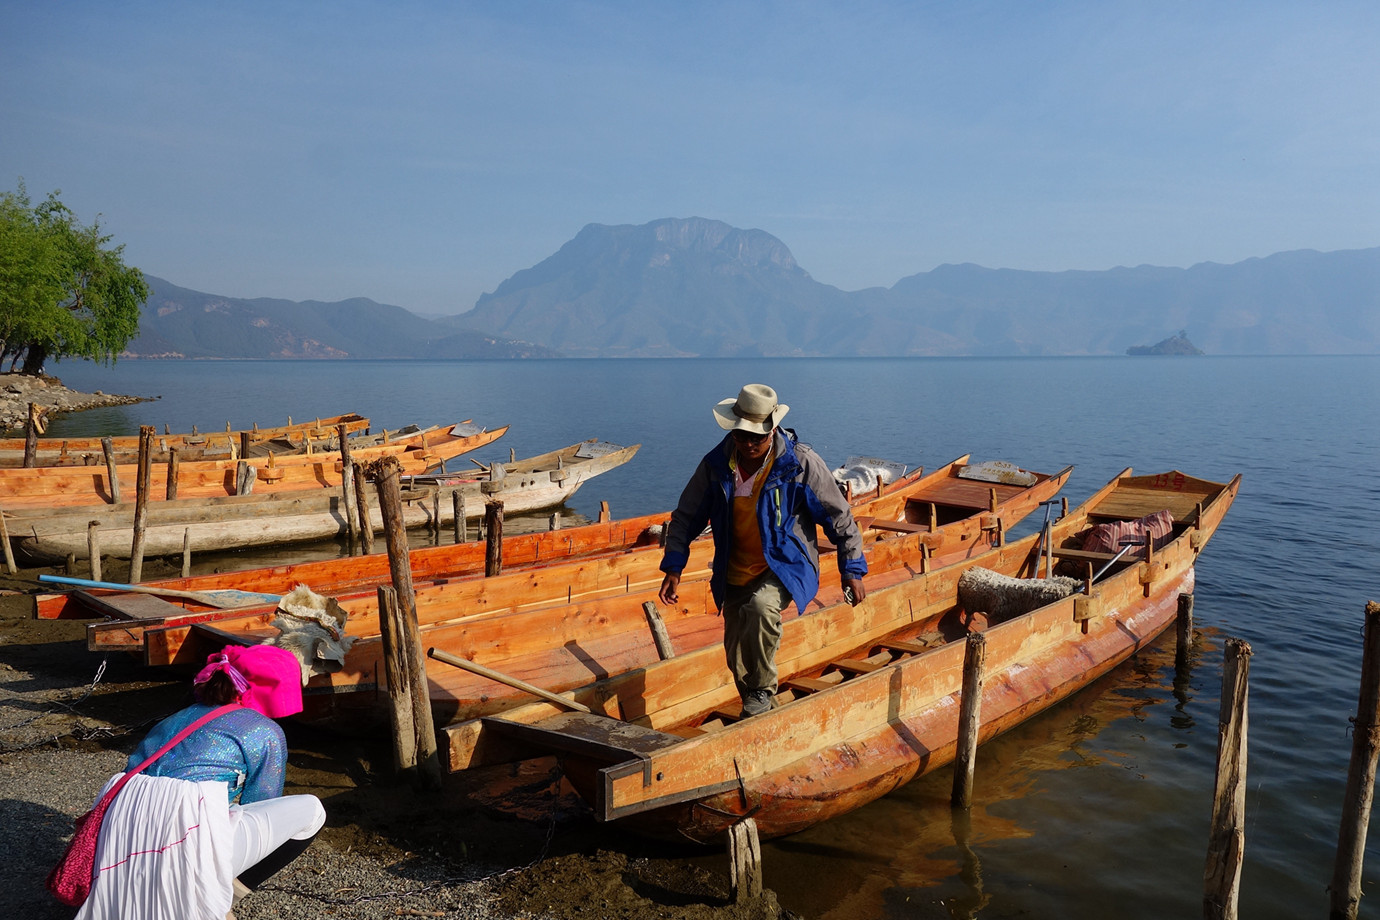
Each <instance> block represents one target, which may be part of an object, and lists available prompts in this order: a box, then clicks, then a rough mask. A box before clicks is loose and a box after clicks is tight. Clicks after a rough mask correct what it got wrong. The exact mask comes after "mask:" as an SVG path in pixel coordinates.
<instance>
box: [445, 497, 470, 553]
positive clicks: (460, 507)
mask: <svg viewBox="0 0 1380 920" xmlns="http://www.w3.org/2000/svg"><path fill="white" fill-rule="evenodd" d="M450 506H451V510H452V511H454V512H455V542H456V543H468V542H470V523H469V521H467V520H465V495H464V493H463V492H461V491H460V490H459V489H456V490H455V491H454V492H452V493H450Z"/></svg>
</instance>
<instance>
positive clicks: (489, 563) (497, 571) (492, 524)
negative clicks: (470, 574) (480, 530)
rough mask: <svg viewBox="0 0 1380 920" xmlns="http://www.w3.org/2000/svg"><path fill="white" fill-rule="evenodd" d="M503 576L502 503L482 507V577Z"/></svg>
mask: <svg viewBox="0 0 1380 920" xmlns="http://www.w3.org/2000/svg"><path fill="white" fill-rule="evenodd" d="M502 574H503V502H501V501H497V500H495V501H491V502H486V503H485V505H484V577H485V578H492V577H493V576H495V575H502Z"/></svg>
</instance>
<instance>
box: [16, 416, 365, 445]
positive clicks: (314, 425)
mask: <svg viewBox="0 0 1380 920" xmlns="http://www.w3.org/2000/svg"><path fill="white" fill-rule="evenodd" d="M340 425H344V426H345V428H346V431H347V432H348V433H350V434H357V433H359V432H364V431H368V429H369V419H367V418H365V417H364V416H362V415H356V414H355V413H353V412H351V413H348V414H345V415H332V416H328V417H325V418H315V419H312V420H311V421H309V422H298V423H296V424H294V423H293V421H292V419H290V418H289V419H288V423H287V424H286V425H276V426H271V427H268V428H258V427H254V428H244V429H239V428H231V427H230V426H229V424H227V425H226V426H225V430H224V431H220V432H216V431H206V432H191V433H187V432H166V431H165V432H164V433H163V434H161V435H156V436H155V439H156V440H157V441H160V442H162V444H163V445H164V448H163V449H165V450H166V449H167V448H168V447H179V448H181V447H188V448H200V447H204V446H205V445H206V443H207V442H208V441H210V440H213V439H214V440H224V439H225V438H227V437H228V438H231V439H233V440H234V442H235V443H236V444H239V440H240V435H241V434H244V435H246V436H247V437H248V438H249V440H250V441H253V442H257V441H270V440H273V439H274V438H290V439H292V440H297V441H300V440H303V439H305V438H311V439H313V440H320V439H322V438H329V437H332V436H334V435H335V433H336V429H337V428H338V426H340ZM25 440H26V439H25V438H0V453H9V452H13V451H18V452H19V453H20V454H22V453H23V452H24V445H25ZM103 440H104V438H100V437H77V438H38V439H36V442H35V445H36V447H37V449H38V451H39V452H40V453H45V454H62V453H67V454H69V455H78V456H79V455H81V454H86V453H90V454H96V455H101V452H102V450H103V448H102V444H101V442H102V441H103ZM110 442H111V446H112V447H113V448H114V449H115V450H125V451H137V450H138V449H139V436H138V435H115V436H112V437H111V438H110Z"/></svg>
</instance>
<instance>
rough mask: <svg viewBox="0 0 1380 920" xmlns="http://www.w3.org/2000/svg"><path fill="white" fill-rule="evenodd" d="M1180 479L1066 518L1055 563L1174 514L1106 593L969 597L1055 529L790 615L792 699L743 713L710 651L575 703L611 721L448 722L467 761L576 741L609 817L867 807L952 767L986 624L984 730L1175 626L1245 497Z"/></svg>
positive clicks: (1147, 483)
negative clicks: (1038, 599) (1110, 529)
mask: <svg viewBox="0 0 1380 920" xmlns="http://www.w3.org/2000/svg"><path fill="white" fill-rule="evenodd" d="M1239 487H1240V477H1239V476H1238V477H1236V478H1234V479H1232V481H1231V482H1230V483H1228V484H1225V485H1224V484H1221V483H1213V482H1208V481H1205V480H1199V479H1194V478H1192V477H1188V476H1185V475H1183V474H1180V473H1177V472H1172V473H1168V474H1161V475H1159V476H1145V477H1132V476H1130V471H1129V470H1128V471H1126V472H1125V473H1123V474H1122V475H1121V476H1119V477H1117V478H1116V479H1115V480H1113V481H1112V482H1111V483H1109V485H1108V486H1107V487H1106V488H1104V489H1103V490H1101V491H1099V492H1098V493H1097V494H1096V495H1094V496H1093V497H1092V498H1090V499H1089V500H1088V501H1087V502H1086V503H1084V505H1083V506H1082V507H1080V509H1078V510H1077V511H1075V512H1074V513H1072V514H1070V515H1068V516H1067V517H1065V518H1063V519H1062V520H1060V521H1059V522H1058V523H1057V524H1056V525H1055V526H1054V528H1053V536H1054V543H1053V545H1054V546H1055V547H1056V549H1055V555H1056V557H1059V556H1064V557H1068V558H1071V559H1074V560H1076V564H1077V565H1079V566H1080V567H1081V566H1083V565H1089V564H1091V563H1093V562H1101V561H1103V558H1104V557H1105V558H1107V559H1110V558H1111V554H1102V555H1101V556H1100V557H1098V558H1097V559H1092V558H1090V557H1089V555H1088V554H1087V553H1086V552H1084V551H1082V550H1080V549H1079V548H1078V547H1079V546H1081V542H1082V539H1081V534H1082V533H1083V532H1084V531H1085V530H1086V529H1087V528H1088V527H1089V526H1090V525H1092V524H1095V523H1097V522H1099V521H1102V520H1130V519H1135V518H1140V517H1143V516H1144V515H1146V514H1150V513H1153V512H1156V511H1160V510H1163V509H1169V510H1170V511H1171V513H1172V515H1173V519H1174V526H1173V536H1172V539H1170V540H1169V542H1168V543H1167V544H1165V545H1163V546H1161V547H1157V548H1154V549H1153V550H1152V552H1151V553H1150V555H1149V558H1148V560H1147V558H1146V557H1145V556H1144V555H1142V556H1141V557H1140V558H1136V557H1135V556H1127V557H1124V558H1123V559H1122V560H1121V561H1120V562H1119V563H1118V564H1117V566H1116V567H1114V568H1113V569H1112V570H1111V571H1110V574H1108V575H1107V576H1106V577H1105V578H1103V579H1102V580H1100V581H1099V582H1097V583H1096V584H1095V585H1091V590H1090V591H1088V592H1086V593H1078V594H1074V595H1073V596H1069V597H1066V598H1064V599H1063V600H1059V601H1057V602H1054V603H1050V604H1047V605H1045V606H1042V607H1038V608H1037V609H1034V610H1031V611H1029V612H1027V613H1023V614H1020V615H1016V616H1013V617H1011V618H1010V619H1007V620H1004V621H993V622H991V623H984V622H983V620H984V617H983V616H982V615H981V611H969V610H965V609H963V606H962V604H961V603H960V600H959V588H958V584H959V578H960V577H961V576H962V575H963V573H964V572H966V571H968V570H970V569H973V568H977V567H983V568H986V569H990V570H993V571H995V572H997V573H1000V574H1003V575H1008V576H1017V577H1022V578H1028V577H1029V576H1030V575H1031V574H1032V573H1033V571H1034V569H1035V565H1036V554H1037V546H1038V540H1039V536H1038V535H1032V536H1030V537H1028V538H1026V539H1024V540H1020V541H1017V542H1015V543H1012V544H1010V545H1008V546H1005V547H1001V548H997V549H993V550H991V551H989V552H987V553H984V554H981V555H979V556H975V557H972V558H969V559H965V560H963V561H961V562H958V563H956V564H953V565H950V566H947V567H945V568H940V569H935V570H933V571H931V572H929V573H924V574H917V575H914V576H911V577H902V576H901V574H900V573H899V572H897V571H892V572H890V573H888V574H887V575H885V576H883V577H882V578H879V579H875V580H874V581H875V582H876V583H875V584H874V586H873V587H872V588H871V589H870V590H869V593H868V598H867V600H866V601H865V602H864V603H863V604H862V605H860V606H859V607H857V608H853V607H849V606H848V605H846V604H835V605H833V606H830V607H827V608H825V609H823V610H819V611H816V612H812V613H811V614H810V615H809V616H807V617H803V618H798V619H795V620H792V621H790V622H788V623H787V624H786V625H785V632H784V635H783V639H782V645H781V650H780V653H779V654H778V666H779V668H780V672H781V681H782V692H781V693H780V694H779V695H778V703H779V704H780V706H779V708H777V709H774V710H772V711H771V712H768V713H766V714H764V715H761V716H756V717H753V718H751V719H747V720H741V721H739V720H737V719H736V711H737V699H736V691H735V690H734V687H733V685H732V682H731V680H730V679H729V676H728V674H727V670H726V668H725V666H724V664H723V662H722V654H721V652H720V651H719V649H717V648H712V647H706V648H702V649H699V650H696V651H692V652H689V653H687V654H683V655H680V656H677V657H675V658H671V659H668V660H666V661H659V662H655V663H652V664H648V665H646V666H645V667H641V668H638V669H635V670H633V671H629V672H627V673H624V674H622V675H618V676H613V677H610V678H607V679H605V680H602V681H596V682H591V683H589V684H586V685H585V686H583V687H580V688H578V689H575V690H574V692H573V693H570V694H569V695H570V696H571V697H572V698H573V699H575V700H577V701H579V702H581V703H584V704H586V705H588V706H590V707H592V708H593V709H594V710H595V712H596V713H597V714H596V715H592V716H591V715H586V714H583V713H578V712H562V711H561V709H560V707H558V706H554V705H552V704H549V703H529V704H527V705H524V706H520V707H515V708H511V709H509V710H508V711H506V712H504V713H502V714H501V715H495V716H488V717H484V718H482V719H472V720H467V721H463V722H458V723H455V724H452V725H450V726H448V727H447V728H446V729H445V730H444V732H443V737H444V738H445V739H446V740H447V748H448V750H447V762H448V763H449V765H450V768H451V769H452V770H460V769H467V768H471V767H477V766H482V765H484V764H489V763H498V762H504V761H507V760H511V759H514V758H520V757H527V756H534V755H537V754H541V753H552V752H554V753H558V754H559V755H560V756H561V758H562V764H563V767H564V770H565V773H566V776H567V777H568V778H569V779H570V780H571V781H572V783H573V784H574V786H575V788H576V789H577V790H578V791H579V792H580V793H581V795H583V796H584V797H586V799H587V800H588V801H589V802H590V803H591V804H592V805H593V807H594V810H595V813H596V815H598V816H599V817H600V818H601V819H602V820H606V821H611V820H625V821H626V822H627V823H629V824H630V826H632V827H634V828H636V829H638V830H641V831H644V832H647V833H652V834H656V835H660V836H669V837H676V838H682V839H690V840H695V841H700V842H708V841H712V840H715V839H717V838H719V836H720V835H721V834H722V833H723V831H724V830H726V829H727V828H728V827H729V826H730V825H732V824H733V823H735V822H736V821H739V820H741V819H742V818H743V817H745V816H747V815H751V816H752V817H753V818H754V819H755V821H756V822H757V825H758V829H759V831H760V832H761V833H762V834H764V835H766V836H777V835H781V834H787V833H792V832H795V831H798V830H801V829H803V828H805V827H809V826H811V825H813V824H815V823H818V822H819V821H822V820H825V819H827V818H829V817H833V816H835V815H838V814H842V813H844V812H847V811H850V810H852V809H854V808H857V807H859V806H861V805H863V804H865V803H867V802H869V801H872V800H873V799H875V798H878V797H880V796H881V795H884V794H885V793H886V792H888V791H890V790H891V789H893V788H895V787H896V786H898V785H900V784H902V783H904V782H906V781H908V780H909V779H911V778H912V777H914V776H916V775H918V774H920V773H923V772H927V771H929V770H933V769H935V768H937V767H940V766H942V765H944V764H945V763H948V762H950V761H951V760H952V758H953V755H954V747H955V740H956V734H957V724H958V697H959V694H960V691H961V686H962V662H963V655H964V649H963V646H964V643H963V642H962V641H959V640H961V639H962V638H963V637H964V636H965V635H967V634H968V633H969V632H971V631H973V630H976V629H985V635H986V671H985V675H986V676H985V681H984V685H983V697H982V706H981V714H982V728H981V731H980V738H981V739H983V740H986V739H988V738H990V737H993V736H994V735H996V734H998V733H1000V732H1001V731H1004V730H1005V729H1007V728H1010V727H1011V726H1013V725H1015V724H1017V723H1019V722H1020V721H1022V720H1024V719H1026V718H1028V717H1029V716H1030V715H1032V714H1034V713H1036V712H1039V711H1041V710H1043V709H1045V708H1047V707H1048V706H1050V705H1052V704H1054V703H1055V702H1057V701H1058V700H1060V699H1063V698H1064V697H1066V696H1068V695H1069V694H1071V693H1073V692H1075V691H1076V690H1078V689H1080V688H1082V687H1084V686H1086V685H1087V684H1088V683H1089V682H1091V681H1092V680H1094V679H1096V678H1097V677H1099V676H1101V675H1102V674H1105V673H1106V672H1107V671H1108V670H1110V669H1111V668H1113V667H1115V666H1116V665H1117V664H1118V663H1120V662H1122V661H1124V660H1125V659H1126V658H1128V657H1129V656H1130V655H1132V654H1134V653H1135V652H1136V651H1137V650H1138V649H1140V648H1141V647H1143V646H1144V645H1145V644H1146V643H1148V642H1149V641H1151V640H1152V639H1153V638H1154V637H1155V636H1156V635H1158V634H1159V633H1160V632H1161V631H1162V630H1163V629H1164V628H1165V627H1167V626H1168V625H1169V624H1170V623H1171V622H1173V618H1174V614H1175V609H1176V601H1177V598H1178V597H1179V595H1180V594H1183V593H1189V592H1191V591H1192V589H1193V577H1194V563H1195V561H1196V559H1197V557H1198V554H1199V553H1200V552H1201V551H1202V549H1203V547H1204V546H1205V545H1206V543H1207V541H1208V539H1209V538H1210V537H1211V536H1212V534H1213V533H1214V532H1215V530H1216V528H1217V526H1218V525H1219V523H1220V522H1221V520H1222V518H1223V516H1224V515H1225V514H1226V512H1227V509H1228V508H1229V507H1230V505H1231V503H1232V501H1233V499H1234V497H1235V495H1236V493H1237V491H1238V489H1239Z"/></svg>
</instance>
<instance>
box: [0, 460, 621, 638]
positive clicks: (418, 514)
mask: <svg viewBox="0 0 1380 920" xmlns="http://www.w3.org/2000/svg"><path fill="white" fill-rule="evenodd" d="M581 446H582V445H579V444H577V445H572V446H571V447H569V448H566V449H565V453H562V452H552V453H551V454H543V455H541V457H554V456H556V455H557V454H560V456H561V458H562V462H564V463H565V473H566V475H565V476H563V478H562V479H561V481H559V482H554V481H552V480H551V479H549V478H545V477H543V476H542V475H540V473H539V472H537V468H538V467H539V466H540V465H541V464H538V463H536V461H537V459H538V458H533V460H532V461H531V464H532V467H533V468H532V469H530V470H529V469H527V468H526V467H523V471H519V472H515V473H513V474H510V475H508V476H507V477H506V478H505V479H504V480H503V481H502V482H501V483H496V484H495V485H496V489H495V490H494V491H492V492H484V491H482V490H483V489H484V488H485V487H486V486H487V485H488V484H489V479H488V474H487V473H485V472H483V471H476V472H475V473H474V474H470V475H468V476H466V477H464V478H461V477H446V479H445V481H444V482H442V483H440V484H433V485H426V484H425V483H424V481H423V480H417V483H418V484H417V485H414V487H412V488H409V489H407V490H406V491H405V495H404V497H405V499H407V501H405V503H404V507H403V516H404V520H405V522H406V523H407V525H408V526H415V527H421V526H430V525H431V524H432V523H433V521H435V520H437V519H438V518H439V524H440V526H444V525H446V524H450V523H452V522H453V521H454V518H455V513H454V507H455V506H454V500H453V499H452V497H451V496H452V493H459V494H460V495H461V497H462V498H463V499H464V506H465V512H466V517H467V518H473V517H477V516H479V515H482V514H483V511H484V504H483V500H484V499H485V498H488V497H493V498H497V499H499V500H502V501H503V502H504V503H505V507H507V508H511V509H512V513H515V514H516V513H520V512H525V511H536V510H541V509H543V508H549V507H554V506H556V505H559V504H560V503H561V502H563V501H565V500H567V499H568V498H569V497H570V496H571V495H573V494H574V493H575V491H576V490H577V489H579V488H580V486H582V485H583V484H584V483H585V482H586V481H588V480H589V479H590V478H591V477H593V476H597V475H599V474H601V473H603V472H606V471H607V470H609V469H613V468H614V467H616V466H619V465H621V464H623V463H626V462H627V461H628V460H630V459H631V458H632V457H633V455H634V454H636V453H637V447H636V446H634V447H631V448H618V449H617V450H614V451H610V452H608V453H603V454H601V455H600V456H597V457H591V458H589V459H587V460H582V459H578V458H577V457H576V456H575V455H576V453H577V452H578V451H579V449H580V448H581ZM567 455H568V457H569V459H565V458H566V457H567ZM550 462H551V463H552V465H554V464H555V462H556V461H555V460H552V461H550ZM96 513H97V514H102V513H103V514H104V515H105V516H104V517H94V518H93V517H90V516H89V515H88V514H86V513H84V512H83V513H78V514H70V513H69V514H59V515H50V516H33V517H31V518H25V517H22V516H19V515H14V516H8V515H7V518H9V525H8V526H9V528H10V533H11V536H12V538H13V542H14V543H15V546H16V547H17V548H18V549H19V550H20V551H22V552H25V553H28V554H29V555H33V556H37V557H40V558H42V557H49V558H63V557H64V556H65V555H66V554H67V553H77V554H80V555H86V552H87V551H86V549H85V547H86V536H85V534H86V527H87V523H88V521H89V520H99V521H102V522H103V523H102V531H103V536H102V538H101V539H102V544H101V545H102V549H103V551H106V550H108V552H109V554H110V555H117V556H127V555H128V553H129V551H130V545H131V542H132V538H133V529H132V517H133V513H132V506H116V507H115V508H114V509H113V510H108V511H102V510H101V509H97V510H96ZM147 513H148V522H147V525H146V528H145V543H144V546H145V552H146V553H147V554H148V555H172V554H178V553H180V552H181V551H182V541H183V536H184V534H187V533H189V534H190V539H191V541H192V546H193V547H194V548H195V549H196V550H197V551H228V550H235V549H244V548H247V547H251V546H271V545H280V544H289V543H300V542H308V541H317V540H329V539H333V538H337V537H343V536H346V533H347V524H346V519H345V512H344V505H343V499H342V496H341V494H340V491H339V490H338V489H337V490H332V491H327V490H326V489H317V490H314V491H311V492H308V491H303V490H297V491H288V492H284V493H278V494H269V495H265V496H256V495H249V496H221V497H217V498H211V499H201V500H196V499H179V500H177V501H175V502H158V503H152V504H150V505H149V507H148V509H147ZM370 520H371V523H372V525H373V528H374V530H375V531H380V530H382V528H383V518H382V514H381V513H380V511H379V509H378V507H377V502H375V503H374V505H373V506H371V508H370ZM16 522H18V523H16ZM217 580H223V579H217ZM184 581H188V582H189V583H195V582H196V581H197V580H195V579H192V580H184ZM193 590H199V589H197V588H194V589H193ZM42 615H43V614H41V613H40V616H42Z"/></svg>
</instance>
